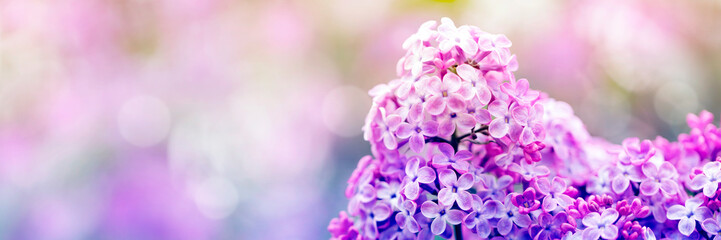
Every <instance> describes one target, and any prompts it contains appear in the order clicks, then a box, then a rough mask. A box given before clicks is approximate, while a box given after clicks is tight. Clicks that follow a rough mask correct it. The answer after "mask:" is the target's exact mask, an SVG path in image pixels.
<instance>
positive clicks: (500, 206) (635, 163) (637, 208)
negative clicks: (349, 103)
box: [328, 18, 721, 239]
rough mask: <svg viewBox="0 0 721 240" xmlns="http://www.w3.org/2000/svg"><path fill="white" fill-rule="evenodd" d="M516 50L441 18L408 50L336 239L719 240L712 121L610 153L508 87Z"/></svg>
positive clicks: (518, 84) (385, 96)
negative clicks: (670, 137) (671, 137)
mask: <svg viewBox="0 0 721 240" xmlns="http://www.w3.org/2000/svg"><path fill="white" fill-rule="evenodd" d="M510 46H511V42H510V41H509V40H508V39H507V38H506V37H504V36H503V35H494V34H489V33H486V32H483V31H481V30H480V29H478V28H476V27H472V26H460V27H456V26H455V25H454V23H453V22H452V21H451V20H450V19H447V18H444V19H442V20H441V23H440V25H438V24H437V23H436V22H435V21H430V22H427V23H424V24H423V25H422V26H421V27H420V29H419V31H418V32H417V33H415V34H414V35H412V36H411V37H410V38H409V39H408V40H407V41H406V42H405V43H404V44H403V47H404V49H406V50H407V51H408V52H407V54H406V55H405V56H404V57H403V58H402V59H401V60H400V61H399V63H398V69H397V70H398V75H399V79H396V80H393V81H391V82H390V83H389V84H382V85H379V86H377V87H375V88H374V89H372V90H371V91H370V94H371V96H372V97H373V106H372V107H371V110H370V112H369V114H368V117H367V119H366V125H365V126H364V131H365V139H366V140H368V141H369V142H370V143H371V150H372V153H373V156H366V157H364V158H362V159H361V160H360V161H359V163H358V166H357V168H356V169H355V171H354V172H353V174H352V175H351V177H350V179H349V180H348V188H347V189H346V196H347V197H348V198H349V199H350V201H349V204H348V209H347V212H346V211H343V212H341V213H340V215H339V217H338V218H335V219H333V220H332V221H331V223H330V225H329V226H328V230H329V231H330V233H331V237H332V239H378V238H379V239H433V238H435V237H436V236H440V237H442V238H451V237H455V238H457V239H460V238H471V239H477V238H482V239H489V238H497V239H504V238H510V239H599V238H602V239H656V238H668V239H680V238H692V239H694V238H696V239H698V238H704V237H705V238H710V237H714V236H715V237H716V238H721V237H718V236H719V233H720V232H721V213H719V208H720V207H721V194H720V193H719V192H720V191H719V189H718V185H719V182H721V163H720V162H718V161H715V160H716V159H717V158H718V157H719V156H718V155H719V150H721V130H720V129H719V128H718V127H717V126H714V125H713V124H712V121H713V116H712V115H711V114H710V113H708V112H703V113H701V115H700V116H695V115H689V117H688V122H689V126H690V127H691V129H692V130H691V132H690V133H689V134H682V135H680V136H679V138H678V139H679V140H678V141H677V142H669V141H667V140H665V139H663V138H660V137H659V138H657V139H656V140H654V141H651V140H640V139H637V138H629V139H626V140H625V141H623V144H622V145H620V146H619V145H614V144H611V143H608V142H606V141H604V140H602V139H598V138H594V137H592V136H590V134H589V133H588V131H587V130H586V129H585V127H584V125H583V123H582V122H581V120H580V119H579V118H577V117H576V116H575V115H574V113H573V110H572V109H571V107H570V106H569V105H568V104H566V103H564V102H560V101H556V100H553V99H551V98H548V97H547V96H545V94H543V93H541V92H538V91H534V90H531V89H529V83H528V81H527V80H525V79H520V80H516V79H515V77H514V74H513V71H515V70H516V69H517V63H516V60H515V56H514V55H512V54H511V53H510V51H509V49H508V48H509V47H510ZM698 166H703V167H698ZM697 223H698V224H697Z"/></svg>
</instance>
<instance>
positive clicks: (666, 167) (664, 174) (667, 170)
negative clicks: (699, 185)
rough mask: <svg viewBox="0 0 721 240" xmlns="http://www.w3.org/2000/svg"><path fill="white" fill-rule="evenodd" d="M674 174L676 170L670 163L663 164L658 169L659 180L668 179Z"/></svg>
mask: <svg viewBox="0 0 721 240" xmlns="http://www.w3.org/2000/svg"><path fill="white" fill-rule="evenodd" d="M675 173H676V168H675V167H674V166H673V165H672V164H671V163H670V162H663V163H662V164H661V167H660V168H659V169H658V177H659V178H670V177H671V176H673V175H674V174H675Z"/></svg>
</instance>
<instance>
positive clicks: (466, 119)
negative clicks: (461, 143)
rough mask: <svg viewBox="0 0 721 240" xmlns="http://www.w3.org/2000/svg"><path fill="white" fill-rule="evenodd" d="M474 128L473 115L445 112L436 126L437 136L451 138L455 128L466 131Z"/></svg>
mask: <svg viewBox="0 0 721 240" xmlns="http://www.w3.org/2000/svg"><path fill="white" fill-rule="evenodd" d="M474 126H476V119H475V118H474V117H473V115H471V114H468V113H464V112H450V111H446V112H445V113H443V114H442V117H441V120H440V124H439V125H438V135H440V136H444V137H447V136H451V135H452V134H453V133H454V132H455V131H456V127H458V129H460V130H464V131H468V130H470V129H471V128H473V127H474Z"/></svg>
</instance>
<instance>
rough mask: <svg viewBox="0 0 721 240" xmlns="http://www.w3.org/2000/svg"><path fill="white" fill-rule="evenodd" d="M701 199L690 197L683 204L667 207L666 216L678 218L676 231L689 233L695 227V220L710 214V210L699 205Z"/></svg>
mask: <svg viewBox="0 0 721 240" xmlns="http://www.w3.org/2000/svg"><path fill="white" fill-rule="evenodd" d="M702 204H703V200H701V199H698V198H690V199H688V200H686V204H685V206H684V205H673V206H671V207H670V208H669V209H668V213H667V214H666V217H667V218H668V219H671V220H679V222H678V231H679V232H681V234H683V235H685V236H689V235H691V233H692V232H693V231H694V230H695V228H696V221H698V222H701V221H703V220H705V219H707V218H710V217H711V216H712V213H711V210H709V209H708V208H707V207H704V206H701V205H702Z"/></svg>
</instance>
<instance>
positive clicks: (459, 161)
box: [433, 143, 473, 173]
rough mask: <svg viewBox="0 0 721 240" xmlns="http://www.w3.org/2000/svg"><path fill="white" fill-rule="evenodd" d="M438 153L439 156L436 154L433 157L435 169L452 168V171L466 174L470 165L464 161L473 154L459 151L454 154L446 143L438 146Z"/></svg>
mask: <svg viewBox="0 0 721 240" xmlns="http://www.w3.org/2000/svg"><path fill="white" fill-rule="evenodd" d="M438 151H440V152H441V154H436V155H434V156H433V165H434V166H436V167H447V166H451V167H453V169H456V170H457V171H458V172H461V173H466V172H468V167H469V166H470V164H469V163H468V161H466V160H468V159H469V158H471V157H473V154H472V153H471V152H470V151H468V150H460V151H458V152H455V151H454V150H453V147H452V146H451V145H450V144H448V143H440V144H438ZM454 152H455V153H454Z"/></svg>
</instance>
